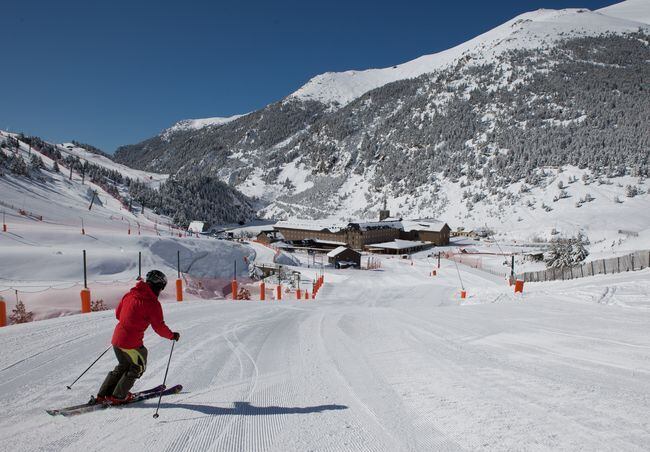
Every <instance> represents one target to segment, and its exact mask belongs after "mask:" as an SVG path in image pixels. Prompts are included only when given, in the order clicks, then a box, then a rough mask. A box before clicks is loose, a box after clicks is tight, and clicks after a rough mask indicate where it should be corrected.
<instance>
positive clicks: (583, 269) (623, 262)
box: [517, 250, 650, 282]
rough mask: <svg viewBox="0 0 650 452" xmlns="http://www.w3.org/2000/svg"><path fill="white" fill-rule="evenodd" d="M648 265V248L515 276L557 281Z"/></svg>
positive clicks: (531, 279) (636, 268) (525, 279)
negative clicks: (571, 265)
mask: <svg viewBox="0 0 650 452" xmlns="http://www.w3.org/2000/svg"><path fill="white" fill-rule="evenodd" d="M648 267H650V250H646V251H636V252H634V253H630V254H627V255H625V256H618V257H611V258H608V259H599V260H595V261H591V262H587V263H585V264H582V265H576V266H573V267H566V268H549V269H546V270H540V271H536V272H525V273H521V274H518V275H517V278H518V279H523V280H524V281H527V282H541V281H557V280H566V279H575V278H584V277H585V276H593V275H610V274H613V273H623V272H629V271H634V270H643V269H644V268H648Z"/></svg>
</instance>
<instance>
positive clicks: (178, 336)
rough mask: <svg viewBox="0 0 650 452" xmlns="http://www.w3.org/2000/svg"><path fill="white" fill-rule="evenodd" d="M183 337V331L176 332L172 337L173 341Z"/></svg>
mask: <svg viewBox="0 0 650 452" xmlns="http://www.w3.org/2000/svg"><path fill="white" fill-rule="evenodd" d="M180 338H181V333H176V332H175V333H174V337H173V338H172V341H178V340H179V339H180Z"/></svg>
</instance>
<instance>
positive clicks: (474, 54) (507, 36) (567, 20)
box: [290, 0, 650, 106]
mask: <svg viewBox="0 0 650 452" xmlns="http://www.w3.org/2000/svg"><path fill="white" fill-rule="evenodd" d="M649 9H650V8H649V7H648V2H647V1H645V0H631V1H630V0H628V1H626V2H623V3H621V4H619V5H614V6H612V7H609V8H604V9H601V10H597V11H589V10H587V9H564V10H552V9H540V10H537V11H533V12H529V13H525V14H521V15H520V16H517V17H515V18H514V19H511V20H509V21H508V22H506V23H504V24H503V25H500V26H498V27H496V28H494V29H492V30H490V31H488V32H486V33H484V34H482V35H480V36H477V37H476V38H474V39H471V40H469V41H467V42H465V43H463V44H460V45H458V46H456V47H454V48H451V49H449V50H445V51H443V52H439V53H436V54H433V55H425V56H422V57H420V58H417V59H415V60H412V61H408V62H406V63H402V64H398V65H396V66H393V67H390V68H385V69H368V70H362V71H346V72H327V73H325V74H321V75H318V76H316V77H314V78H313V79H311V80H310V81H309V82H308V83H307V84H305V85H304V86H303V87H301V88H300V89H298V90H297V91H296V92H295V93H293V94H292V95H291V96H290V97H295V98H298V99H309V100H317V101H320V102H323V103H326V104H332V103H333V104H335V105H336V106H343V105H346V104H348V103H349V102H351V101H353V100H354V99H357V98H358V97H360V96H362V95H363V94H365V93H367V92H368V91H370V90H373V89H375V88H378V87H380V86H383V85H386V84H388V83H391V82H395V81H397V80H403V79H408V78H416V77H419V76H420V75H422V74H426V73H430V72H435V71H438V70H441V69H447V68H449V67H451V66H453V65H454V64H457V63H458V62H459V61H460V60H463V61H465V62H471V63H472V64H486V63H493V62H495V61H496V57H497V56H498V55H501V54H502V53H504V52H507V51H510V50H515V49H533V48H549V47H552V46H553V45H554V44H555V42H557V41H558V40H564V39H567V38H570V37H579V36H585V35H598V34H601V33H607V32H611V33H624V32H631V31H637V30H638V29H639V27H643V26H645V25H647V24H648V23H650V20H648V18H649V17H650V13H649V12H648V10H649Z"/></svg>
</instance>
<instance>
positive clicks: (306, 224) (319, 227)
mask: <svg viewBox="0 0 650 452" xmlns="http://www.w3.org/2000/svg"><path fill="white" fill-rule="evenodd" d="M346 227H347V223H340V222H339V223H336V222H332V221H329V222H325V221H316V220H315V221H307V220H305V221H279V222H277V223H276V224H275V228H276V229H282V228H284V229H300V230H304V231H318V232H320V231H329V232H339V231H341V230H342V229H345V228H346Z"/></svg>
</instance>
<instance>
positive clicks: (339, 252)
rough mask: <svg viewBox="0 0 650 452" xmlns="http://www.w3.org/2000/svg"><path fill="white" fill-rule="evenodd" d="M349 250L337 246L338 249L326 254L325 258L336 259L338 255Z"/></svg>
mask: <svg viewBox="0 0 650 452" xmlns="http://www.w3.org/2000/svg"><path fill="white" fill-rule="evenodd" d="M348 249H349V248H348V247H347V246H339V247H338V248H335V249H333V250H332V251H330V252H329V253H327V257H336V256H338V255H339V254H341V253H342V252H343V251H345V250H348Z"/></svg>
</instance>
